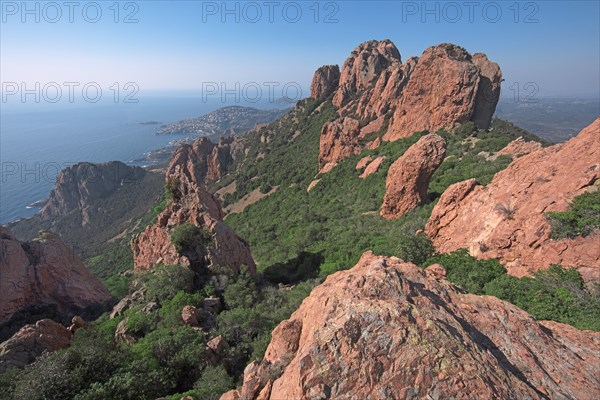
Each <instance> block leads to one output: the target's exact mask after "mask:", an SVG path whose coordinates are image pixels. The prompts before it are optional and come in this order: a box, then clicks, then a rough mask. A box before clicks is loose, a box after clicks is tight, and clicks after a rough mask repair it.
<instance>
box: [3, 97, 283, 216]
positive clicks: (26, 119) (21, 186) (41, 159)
mask: <svg viewBox="0 0 600 400" xmlns="http://www.w3.org/2000/svg"><path fill="white" fill-rule="evenodd" d="M226 105H234V103H232V104H223V103H222V102H216V101H215V102H212V103H210V102H208V103H207V102H203V101H202V98H200V97H177V98H175V97H152V98H140V101H139V103H137V104H85V105H83V106H81V105H80V106H77V105H68V106H65V105H63V106H57V107H56V108H54V107H51V106H49V105H33V106H30V105H22V106H21V107H18V106H15V107H8V106H5V105H3V106H2V109H1V110H0V111H1V112H0V121H1V122H0V164H1V176H0V223H7V222H10V221H14V220H16V219H19V218H23V217H27V216H30V215H33V214H34V213H36V212H38V209H37V208H28V206H29V205H30V204H32V203H33V202H35V201H38V200H40V199H44V198H46V197H47V196H48V194H49V192H50V190H52V188H53V187H54V182H55V178H56V175H57V174H58V172H59V171H60V169H62V168H64V167H66V166H68V165H71V164H74V163H76V162H80V161H90V162H105V161H112V160H119V161H123V162H125V163H128V164H130V165H131V164H135V163H134V162H133V160H135V159H139V158H140V157H142V156H143V155H144V154H146V153H148V152H150V151H152V150H156V149H159V148H162V147H165V146H166V145H168V144H169V142H171V141H172V140H174V139H180V138H183V137H185V135H160V136H159V135H156V134H155V132H156V131H157V130H158V129H159V128H160V125H141V124H140V123H142V122H148V121H158V122H161V123H168V122H174V121H178V120H181V119H186V118H192V117H197V116H201V115H204V114H206V113H208V112H211V111H213V110H215V109H217V108H220V107H224V106H226ZM238 105H245V106H253V107H257V108H275V107H273V105H272V104H271V105H269V104H265V105H260V104H259V105H257V104H238ZM36 106H37V107H36ZM138 165H139V164H138Z"/></svg>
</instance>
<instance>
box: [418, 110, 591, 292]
mask: <svg viewBox="0 0 600 400" xmlns="http://www.w3.org/2000/svg"><path fill="white" fill-rule="evenodd" d="M599 177H600V119H597V120H596V121H595V122H594V123H592V124H591V125H590V126H588V127H587V128H585V129H584V130H582V131H581V133H579V135H578V136H577V137H575V138H573V139H571V140H569V141H568V142H566V143H563V144H558V145H554V146H551V147H547V148H544V149H538V150H536V151H534V152H532V153H530V154H528V155H525V156H522V157H520V158H518V159H517V160H515V161H513V162H512V163H511V164H510V165H509V166H508V168H506V169H505V170H503V171H501V172H499V173H497V174H496V175H495V176H494V179H493V180H492V182H491V183H490V184H488V185H487V186H481V185H479V184H477V182H476V181H475V180H468V181H464V182H459V183H456V184H454V185H452V186H450V187H449V188H448V189H446V191H445V192H444V193H443V194H442V196H441V198H440V200H439V202H438V203H437V205H436V206H435V208H434V209H433V212H432V214H431V217H430V219H429V221H428V222H427V226H426V232H427V235H428V236H429V237H430V238H431V240H432V241H433V244H434V245H435V248H436V249H437V251H439V252H444V253H445V252H451V251H454V250H457V249H460V248H467V249H469V252H470V253H471V255H473V256H476V257H479V258H495V259H498V260H500V261H501V262H502V263H503V264H505V265H506V267H507V270H508V272H509V273H510V274H512V275H515V276H524V275H530V274H531V273H533V272H534V271H536V270H538V269H541V268H546V267H548V266H549V265H551V264H560V265H563V266H565V267H575V268H577V269H578V270H579V272H581V274H582V276H583V277H584V278H585V279H587V280H592V281H596V282H598V281H600V246H598V241H599V240H600V238H599V236H598V234H597V233H596V234H592V235H590V236H588V237H578V238H575V239H562V240H552V239H551V238H550V234H551V231H552V227H551V225H550V224H549V223H548V220H547V219H546V216H545V214H546V213H548V212H551V211H565V210H566V209H568V207H569V204H570V203H571V201H572V200H573V198H574V197H576V196H578V195H579V194H582V193H583V192H585V191H587V190H597V189H598V188H597V186H596V185H597V184H598V182H599V181H598V178H599Z"/></svg>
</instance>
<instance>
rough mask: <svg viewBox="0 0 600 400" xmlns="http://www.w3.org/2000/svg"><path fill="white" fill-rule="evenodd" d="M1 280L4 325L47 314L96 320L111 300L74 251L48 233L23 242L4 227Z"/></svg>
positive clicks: (0, 310)
mask: <svg viewBox="0 0 600 400" xmlns="http://www.w3.org/2000/svg"><path fill="white" fill-rule="evenodd" d="M0 277H1V278H2V279H0V325H4V324H11V322H10V320H11V318H12V317H13V316H16V315H17V314H20V313H25V314H26V313H28V310H33V309H38V310H39V309H43V308H48V309H51V310H52V316H53V317H55V318H58V319H61V320H66V321H68V320H70V319H71V318H72V317H73V316H74V315H76V314H83V315H90V316H91V315H94V316H95V314H97V313H99V312H101V311H102V310H103V308H104V307H105V306H106V305H107V303H108V302H110V300H111V297H112V296H111V295H110V293H109V292H108V290H106V288H105V287H104V285H102V283H101V282H100V281H99V280H98V279H97V278H96V277H95V276H93V275H92V274H91V273H90V272H89V270H88V269H87V268H86V267H85V265H83V262H82V261H81V259H80V258H79V257H78V256H77V255H76V254H75V252H74V250H73V249H70V248H68V247H67V246H66V245H65V244H64V243H63V242H62V241H61V240H60V238H59V237H58V236H56V235H54V234H50V233H46V232H44V233H42V234H41V236H40V238H38V239H36V240H34V241H31V242H20V241H18V240H16V239H15V237H14V236H13V235H12V234H11V233H10V232H9V231H8V229H6V228H4V227H0ZM25 319H26V318H25ZM14 328H15V327H14V326H13V327H11V329H12V330H13V332H14ZM17 328H18V327H17Z"/></svg>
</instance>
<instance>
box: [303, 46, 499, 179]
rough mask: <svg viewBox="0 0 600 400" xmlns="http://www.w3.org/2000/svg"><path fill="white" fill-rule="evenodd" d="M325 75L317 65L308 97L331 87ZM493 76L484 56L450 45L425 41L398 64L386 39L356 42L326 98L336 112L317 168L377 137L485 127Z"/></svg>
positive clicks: (371, 144) (492, 104) (495, 84)
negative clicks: (425, 44) (417, 54)
mask: <svg viewBox="0 0 600 400" xmlns="http://www.w3.org/2000/svg"><path fill="white" fill-rule="evenodd" d="M327 71H329V70H327ZM332 77H333V74H329V75H327V77H326V76H325V73H324V70H323V69H319V70H318V71H317V72H316V73H315V76H314V78H313V82H315V87H317V88H318V89H315V90H314V91H311V97H313V98H315V99H323V98H325V97H327V96H326V94H327V93H330V92H331V91H332V90H333V88H334V87H336V85H335V84H334V83H333V82H332V81H331V79H332ZM501 80H502V73H501V71H500V68H499V67H498V65H497V64H495V63H493V62H490V61H489V60H488V59H487V57H486V56H485V55H484V54H481V53H476V54H474V55H471V54H469V53H468V52H467V51H466V50H465V49H463V48H461V47H459V46H456V45H453V44H449V43H444V44H440V45H437V46H433V47H430V48H428V49H426V50H425V51H424V52H423V54H422V55H421V57H419V58H416V57H411V58H409V59H408V60H407V61H406V62H404V63H402V60H401V57H400V52H399V51H398V49H397V48H396V46H395V45H394V44H393V43H392V42H391V41H389V40H382V41H375V40H372V41H368V42H365V43H362V44H361V45H359V46H358V47H357V48H356V49H355V50H354V51H353V52H352V53H351V55H350V57H348V59H347V60H346V61H345V62H344V65H343V67H342V70H341V73H340V78H339V82H338V84H337V89H336V90H335V92H333V95H332V96H331V100H332V102H333V104H334V105H335V106H337V107H339V115H340V117H339V118H338V119H336V120H334V121H332V122H329V123H327V124H325V125H324V126H323V130H322V133H321V141H320V153H319V169H320V171H321V172H322V173H325V172H328V171H329V170H331V168H333V166H335V165H336V164H337V163H338V162H339V161H340V160H342V159H344V158H346V157H349V156H351V155H355V154H358V153H359V152H360V151H361V150H363V149H365V148H376V147H378V146H379V145H380V144H381V141H382V140H385V141H394V140H398V139H400V138H403V137H407V136H410V135H412V134H413V133H414V132H419V131H424V130H428V131H431V132H432V131H436V130H438V129H442V128H446V129H452V128H454V127H456V126H458V125H460V124H463V123H465V122H468V121H473V122H474V123H475V124H476V126H478V127H479V128H482V129H487V128H489V126H490V121H491V118H492V115H493V113H494V111H495V108H496V104H497V102H498V98H499V95H500V82H501ZM321 88H327V90H325V89H321Z"/></svg>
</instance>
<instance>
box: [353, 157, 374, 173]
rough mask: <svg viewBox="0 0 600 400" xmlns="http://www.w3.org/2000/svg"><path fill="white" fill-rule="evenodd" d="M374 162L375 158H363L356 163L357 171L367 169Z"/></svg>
mask: <svg viewBox="0 0 600 400" xmlns="http://www.w3.org/2000/svg"><path fill="white" fill-rule="evenodd" d="M371 161H373V157H371V156H365V157H363V158H361V159H360V160H359V161H358V162H357V163H356V170H357V171H360V170H363V169H365V168H366V167H367V165H369V163H370V162H371Z"/></svg>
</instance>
